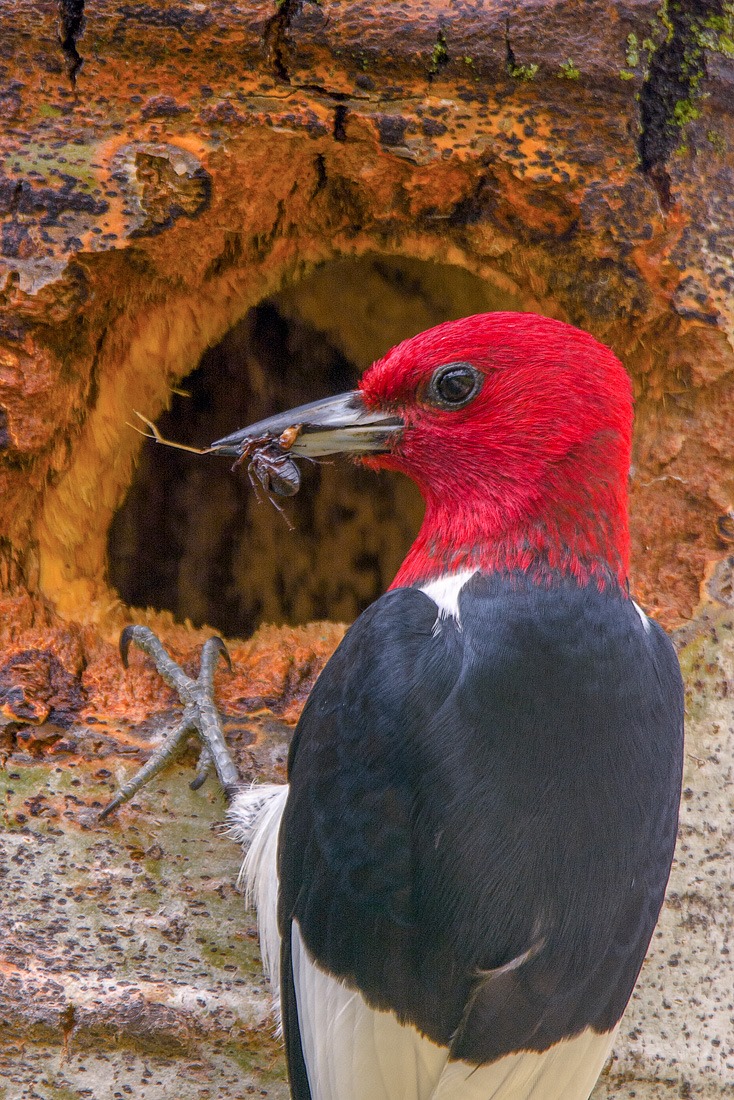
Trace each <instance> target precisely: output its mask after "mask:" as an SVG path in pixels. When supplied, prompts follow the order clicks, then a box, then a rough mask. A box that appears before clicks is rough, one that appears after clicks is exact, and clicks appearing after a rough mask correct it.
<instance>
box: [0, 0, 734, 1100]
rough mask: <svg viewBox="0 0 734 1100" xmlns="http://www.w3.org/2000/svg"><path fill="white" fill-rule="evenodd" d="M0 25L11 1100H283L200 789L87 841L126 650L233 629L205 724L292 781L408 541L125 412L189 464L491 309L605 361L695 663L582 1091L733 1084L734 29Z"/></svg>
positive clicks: (610, 10)
mask: <svg viewBox="0 0 734 1100" xmlns="http://www.w3.org/2000/svg"><path fill="white" fill-rule="evenodd" d="M0 17H2V22H3V34H2V40H1V41H0V119H2V126H1V128H0V147H1V149H2V165H3V167H2V170H1V174H0V209H1V210H2V213H3V224H2V240H1V242H0V269H2V272H3V282H2V283H1V284H0V285H1V287H2V289H0V610H1V611H2V620H1V621H0V639H1V640H2V649H1V650H0V752H2V754H3V756H4V757H5V758H6V760H5V769H4V771H3V772H2V773H0V783H1V784H3V785H4V786H5V787H6V791H5V807H6V808H5V824H6V832H5V834H4V837H3V839H2V840H1V841H0V844H2V849H3V855H4V862H5V866H6V882H7V883H8V887H7V889H6V898H8V899H10V901H11V902H12V904H11V906H10V907H9V908H6V912H5V914H4V916H3V917H1V918H0V920H2V921H4V922H6V923H5V925H4V926H3V931H2V932H1V933H0V1009H1V1011H0V1019H2V1020H3V1021H4V1022H5V1029H4V1032H3V1034H4V1036H6V1038H5V1041H4V1043H3V1044H2V1050H0V1070H2V1072H3V1074H4V1076H5V1077H6V1078H7V1080H8V1082H9V1084H8V1085H7V1086H6V1089H7V1091H6V1093H5V1094H4V1095H5V1096H6V1097H7V1098H8V1100H16V1098H17V1100H19V1098H20V1097H34V1096H42V1097H44V1098H46V1097H48V1098H52V1097H53V1098H61V1097H77V1096H79V1097H82V1096H89V1095H91V1096H94V1097H95V1098H97V1097H103V1096H104V1097H107V1096H109V1097H113V1096H116V1095H122V1094H125V1093H126V1092H127V1091H129V1090H130V1089H132V1091H133V1092H134V1093H135V1094H136V1095H138V1096H140V1097H142V1098H143V1100H153V1098H156V1100H158V1098H161V1097H163V1096H173V1095H175V1096H177V1097H179V1098H180V1100H189V1098H194V1097H197V1098H199V1097H201V1098H204V1097H206V1096H219V1097H222V1098H226V1097H239V1096H243V1095H245V1094H249V1093H251V1092H254V1093H255V1094H257V1093H260V1094H265V1095H270V1096H273V1097H280V1096H283V1097H284V1096H285V1095H286V1091H285V1086H284V1084H283V1080H282V1076H283V1074H282V1060H281V1058H280V1054H279V1053H278V1050H279V1048H278V1044H277V1041H276V1039H275V1038H274V1033H273V1031H272V1026H271V1024H270V1023H268V1022H267V1018H268V1010H269V1009H268V998H267V993H266V991H265V987H264V984H263V982H262V980H261V978H260V976H259V973H258V970H257V966H256V963H255V947H254V945H253V932H252V924H253V920H252V916H251V915H248V914H246V913H245V911H244V909H243V905H242V900H241V898H239V896H237V895H236V893H235V891H234V882H235V880H236V875H237V859H238V853H237V850H236V849H235V848H234V846H233V845H232V844H231V842H230V841H229V840H228V839H227V838H226V835H225V834H222V833H219V832H212V828H211V826H212V824H213V823H214V822H215V821H218V820H221V816H222V813H223V808H222V803H221V802H220V801H219V799H218V798H217V797H215V796H214V795H211V794H206V793H204V794H202V793H199V794H191V793H190V792H188V790H187V787H186V782H185V775H184V771H183V769H182V767H181V766H176V767H175V768H174V769H173V770H172V771H171V772H170V774H169V773H167V774H166V776H165V779H164V780H161V781H160V782H159V783H157V784H154V786H153V790H152V791H151V792H144V793H143V794H141V795H140V797H139V798H138V799H137V800H136V802H135V803H134V804H133V806H132V807H128V808H125V809H123V810H121V811H120V812H119V813H118V814H117V816H116V818H115V819H114V820H112V821H110V822H108V823H105V824H99V823H98V822H97V820H96V809H95V808H96V807H99V806H100V805H101V804H102V803H103V802H104V801H106V800H107V798H108V797H109V796H110V793H111V791H112V789H113V788H114V787H116V785H117V784H118V783H119V781H120V779H121V778H123V777H124V775H126V774H128V772H129V771H130V770H132V767H133V765H134V766H137V765H138V764H139V763H140V761H141V760H142V759H144V758H145V757H146V755H147V754H148V753H149V752H150V748H151V745H152V744H154V743H155V741H156V738H157V737H158V736H159V734H160V730H161V728H162V726H163V725H164V724H165V723H166V721H168V720H169V719H170V718H171V714H170V711H171V708H172V707H173V706H174V701H173V699H172V697H171V696H170V694H169V693H168V691H167V689H165V688H164V687H163V686H162V685H161V684H159V682H158V680H157V679H156V678H155V676H154V675H153V674H152V673H151V672H150V671H149V669H148V666H147V664H146V662H145V661H144V659H143V658H142V657H136V658H135V659H134V660H133V662H132V667H131V669H130V671H128V672H123V670H122V669H121V667H120V666H119V664H118V662H117V658H116V650H115V645H116V636H117V634H118V632H119V629H120V628H121V627H122V626H123V625H125V624H126V623H127V622H130V621H136V622H147V623H149V624H150V625H152V626H154V627H156V628H157V629H158V630H159V631H160V632H161V634H162V636H163V637H164V639H165V640H166V641H167V642H168V643H170V645H171V646H172V647H173V649H174V650H175V652H176V653H177V654H178V655H179V656H180V657H181V658H182V659H183V661H184V662H185V663H187V664H188V665H191V662H194V663H195V655H196V649H197V646H198V645H199V643H200V641H201V640H202V638H203V637H204V636H205V634H206V633H207V632H205V631H203V630H202V629H199V628H201V627H204V625H205V624H206V625H208V626H213V627H215V628H217V629H219V630H220V631H222V632H224V633H225V634H227V635H228V636H229V637H235V638H236V637H239V638H245V639H249V640H245V641H240V642H236V643H234V644H233V646H232V650H233V658H234V660H235V668H236V671H235V674H234V675H233V676H231V677H230V676H228V674H227V673H226V672H222V673H221V674H220V675H219V676H218V681H217V683H218V689H219V692H220V698H221V700H222V702H223V707H224V710H225V713H226V715H227V718H228V730H229V733H230V736H231V740H232V743H233V745H234V749H235V753H236V755H237V758H238V761H239V763H240V766H241V768H242V770H243V772H244V773H245V774H247V775H248V776H251V777H253V778H255V777H260V776H267V775H282V769H283V759H284V754H285V752H286V751H287V749H286V746H287V741H288V737H289V736H290V731H291V729H292V726H293V724H294V722H295V720H296V718H297V715H298V712H299V709H300V707H301V705H302V703H303V700H304V698H305V697H306V695H307V693H308V690H309V687H310V685H311V684H312V683H313V680H314V678H315V676H316V674H317V673H318V670H319V669H320V668H321V667H322V665H323V663H324V661H325V660H326V658H327V657H328V655H329V653H330V652H331V650H332V649H333V647H334V645H335V644H336V643H337V641H338V639H339V637H340V636H341V630H342V628H341V627H338V626H335V625H333V624H329V623H319V622H313V621H312V620H315V619H326V618H327V617H331V618H334V619H343V620H348V619H351V618H353V617H354V616H355V615H356V614H357V613H358V612H359V611H360V610H361V609H362V608H363V607H364V606H366V604H367V603H369V602H370V600H371V599H373V598H374V597H375V596H376V595H377V594H378V592H379V591H381V590H382V589H383V588H384V587H386V585H387V584H388V583H389V581H390V579H391V576H392V574H393V573H394V571H395V569H396V568H397V563H398V562H399V560H400V558H401V556H402V553H403V552H404V549H405V548H406V546H407V545H408V543H409V541H410V537H411V533H413V532H414V531H415V529H416V527H417V524H418V522H419V518H420V507H421V506H420V501H419V499H418V498H417V496H416V495H415V494H414V493H413V492H412V489H411V487H410V486H407V485H403V484H402V483H398V482H392V481H388V479H385V480H384V482H380V481H370V480H369V478H367V477H366V475H364V473H360V472H359V471H342V470H339V469H336V468H334V469H331V468H322V469H319V470H315V471H313V472H312V473H311V474H310V475H309V478H307V482H308V484H306V485H305V486H304V488H303V490H302V492H301V494H300V495H299V497H298V498H296V500H295V501H294V502H293V503H292V504H291V505H286V510H288V509H290V515H291V517H292V520H293V523H294V526H295V532H293V533H291V532H289V530H288V528H287V526H286V525H285V523H284V522H283V518H282V517H281V516H280V515H279V514H278V513H277V512H276V511H274V510H272V509H270V508H269V507H267V506H266V505H262V506H258V505H257V503H256V501H255V500H254V497H253V494H252V492H251V489H250V487H249V483H248V482H247V481H246V478H242V476H241V475H240V476H239V477H238V476H237V475H231V474H230V472H229V471H228V470H227V469H226V468H224V467H222V468H219V467H218V466H217V464H216V463H215V462H214V460H213V459H207V458H198V457H196V456H192V455H182V454H181V453H179V452H167V451H164V450H163V449H162V448H155V447H154V445H153V444H152V443H148V442H145V441H144V440H142V439H141V436H140V435H139V434H138V433H137V432H136V431H134V430H133V429H132V428H131V426H130V425H131V424H133V425H135V424H136V423H138V422H137V421H136V418H135V411H137V412H139V413H142V414H143V416H144V417H146V418H147V419H148V420H151V421H156V422H158V423H159V426H160V427H161V430H164V431H165V434H166V435H168V436H172V437H174V438H176V439H180V440H182V441H185V442H187V443H191V444H193V445H199V446H201V445H206V444H208V443H209V442H210V441H211V440H212V439H214V438H217V436H221V435H224V434H226V433H227V432H228V431H232V430H234V429H236V428H238V427H241V426H242V425H243V424H244V423H245V421H246V420H255V419H258V418H259V417H260V416H263V415H267V414H268V413H270V412H274V411H276V409H277V408H285V407H288V406H289V405H291V404H294V403H297V402H298V401H301V400H306V399H308V398H309V397H317V396H320V395H321V394H322V393H323V394H325V393H327V392H333V391H334V390H335V389H336V388H337V387H339V388H342V389H343V388H348V386H349V385H352V384H353V383H354V380H355V379H356V378H357V377H358V374H359V372H360V371H361V370H362V369H363V368H364V367H365V366H366V365H367V364H368V363H369V362H370V361H371V359H373V358H374V357H376V356H378V355H379V354H381V353H382V352H384V351H385V350H386V349H387V348H388V347H389V346H390V345H391V344H393V343H395V342H397V341H398V340H400V339H402V338H404V337H406V336H409V335H412V334H413V333H415V332H418V331H420V330H421V329H425V328H427V327H429V326H430V325H431V324H434V323H436V322H438V321H442V320H446V319H449V318H452V317H457V316H460V315H464V314H468V313H473V312H480V311H484V310H493V309H520V310H534V311H537V312H541V313H546V314H549V315H552V316H555V317H559V318H561V319H563V320H567V321H570V322H571V323H573V324H576V325H579V326H581V327H583V328H586V329H588V330H589V331H591V332H593V333H594V335H595V336H597V337H598V338H599V339H601V340H603V341H604V342H605V343H608V344H610V345H611V346H612V347H613V348H614V350H615V351H616V352H617V354H618V355H619V356H620V357H621V359H622V360H623V362H624V363H625V365H626V366H627V368H628V370H629V372H630V374H631V376H632V379H633V383H634V388H635V394H636V408H637V423H636V435H635V460H634V468H633V474H632V481H631V507H632V534H633V584H634V588H635V592H636V595H637V598H638V599H639V601H640V602H641V603H642V604H643V605H644V606H645V607H646V609H648V610H649V611H650V612H651V613H653V614H654V615H655V616H656V617H657V618H659V619H660V621H662V622H663V623H664V625H666V626H667V627H668V628H670V629H675V630H676V632H677V633H676V637H677V640H678V641H679V643H680V646H681V649H682V655H683V661H684V665H685V669H686V672H687V675H688V685H689V724H690V738H689V752H688V758H687V777H686V784H687V786H686V795H685V800H684V804H683V814H682V823H683V824H682V837H681V842H680V846H679V854H678V863H677V864H676V868H675V870H674V877H673V882H672V885H671V893H670V896H669V902H668V906H667V908H666V910H665V913H664V917H663V920H662V923H661V925H660V930H659V935H658V936H657V937H656V939H655V940H654V946H653V948H652V950H651V955H650V958H649V959H648V962H647V964H646V967H645V970H644V973H643V979H642V982H641V985H640V988H639V990H638V992H637V993H636V995H635V999H634V1003H633V1006H632V1007H631V1009H630V1010H629V1012H628V1015H627V1016H626V1017H625V1020H624V1021H623V1024H622V1027H621V1030H620V1037H619V1041H618V1044H617V1053H616V1054H615V1059H614V1061H613V1063H612V1066H611V1068H610V1070H609V1071H608V1074H607V1076H606V1077H605V1078H603V1080H602V1083H600V1085H599V1086H598V1089H597V1092H596V1093H595V1097H597V1098H599V1100H601V1098H602V1097H604V1098H606V1097H610V1098H611V1097H612V1096H613V1097H615V1098H616V1100H628V1098H632V1097H633V1096H636V1097H638V1098H639V1100H642V1098H645V1100H652V1098H654V1100H662V1098H665V1100H669V1098H671V1100H672V1098H673V1097H679V1096H695V1097H697V1098H703V1097H724V1096H728V1095H731V1092H732V1089H733V1088H734V1058H733V1056H732V1048H734V1034H733V1033H732V1023H731V1019H730V1015H731V1013H730V1010H729V1008H728V1007H727V1006H728V1002H729V1001H730V992H731V987H732V978H733V974H732V970H731V961H730V960H731V957H732V956H731V955H730V954H728V949H726V939H727V935H728V934H729V932H730V927H731V909H730V898H729V893H730V881H723V880H724V879H726V878H727V876H726V875H725V872H724V868H725V867H726V866H727V862H726V861H727V860H731V832H730V829H731V820H732V808H733V807H732V805H731V793H730V786H731V785H730V784H729V786H727V782H728V780H727V776H728V775H729V774H730V770H731V768H732V763H733V761H732V756H733V755H734V744H733V741H734V732H733V729H734V721H733V717H734V716H733V713H732V704H731V699H732V698H734V690H733V689H734V684H733V683H732V672H731V670H732V667H733V658H734V641H733V638H734V634H733V632H732V621H733V619H734V610H733V608H734V581H733V580H732V577H733V574H734V555H733V554H732V543H733V542H734V516H733V515H732V503H733V499H732V498H733V497H734V480H733V479H732V469H733V465H732V463H733V460H734V306H733V304H732V303H733V302H734V297H733V296H732V293H731V291H732V287H734V259H733V256H734V220H733V219H732V215H731V195H732V194H734V152H733V150H734V115H733V114H732V111H731V103H732V101H733V97H734V26H733V24H734V16H732V12H731V5H730V4H726V3H723V2H719V0H708V2H704V0H681V2H680V3H678V4H667V3H663V4H662V5H661V4H660V0H651V2H646V0H636V2H635V3H621V2H617V3H612V2H611V0H588V2H587V3H585V4H579V3H577V2H576V0H529V2H525V3H523V4H513V3H511V2H510V0H504V2H499V0H485V2H484V3H468V2H467V3H447V2H446V3H439V2H436V0H408V2H407V3H405V4H399V5H398V4H390V5H378V4H375V3H374V0H373V2H372V3H368V2H366V0H349V2H346V0H341V2H339V0H319V2H315V0H282V2H280V3H278V2H261V3H237V4H232V3H230V2H225V0H214V2H211V3H193V2H188V0H157V2H156V3H142V2H138V0H130V2H127V3H125V4H122V3H119V2H114V0H97V2H96V3H94V4H92V3H90V4H87V5H86V6H85V4H84V0H61V2H60V3H59V2H51V0H34V2H33V3H31V2H30V0H13V2H12V3H11V2H10V0H0ZM181 389H182V390H184V391H186V392H187V393H188V394H189V396H181V394H180V393H177V392H176V391H179V390H181ZM146 609H147V610H146ZM174 617H175V619H176V620H177V621H176V622H175V621H174ZM182 622H183V623H184V624H185V625H180V624H181V623H182ZM309 622H310V623H311V625H309V626H305V625H302V624H306V623H309ZM263 623H271V624H275V625H273V626H262V624H263ZM192 624H193V625H192ZM299 624H301V625H299ZM254 631H257V632H256V633H254V635H253V632H254ZM727 691H728V692H729V694H728V695H727ZM128 757H129V758H130V762H126V761H127V758H128ZM205 791H206V788H205ZM729 877H730V876H729Z"/></svg>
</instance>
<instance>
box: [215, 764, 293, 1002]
mask: <svg viewBox="0 0 734 1100" xmlns="http://www.w3.org/2000/svg"><path fill="white" fill-rule="evenodd" d="M287 797H288V786H287V785H280V784H276V783H262V784H259V785H255V784H253V786H252V787H250V788H248V789H247V790H243V791H240V792H239V793H238V794H236V795H235V797H234V799H233V800H232V803H231V805H230V807H229V814H228V818H229V826H230V836H231V837H232V838H233V839H234V840H237V841H239V843H240V844H241V845H242V847H243V848H244V849H245V851H246V855H245V860H244V863H243V864H242V869H241V870H240V877H239V884H240V885H242V886H243V887H244V893H245V903H246V904H247V906H248V907H249V908H252V907H253V906H254V907H255V908H256V909H257V930H258V935H259V937H260V954H261V955H262V963H263V970H264V971H265V974H266V976H267V977H268V979H269V981H270V986H271V988H272V990H273V996H274V998H275V1002H276V1006H277V1005H278V1004H279V1001H280V933H279V932H278V833H279V832H280V822H281V818H282V816H283V810H284V809H285V803H286V799H287Z"/></svg>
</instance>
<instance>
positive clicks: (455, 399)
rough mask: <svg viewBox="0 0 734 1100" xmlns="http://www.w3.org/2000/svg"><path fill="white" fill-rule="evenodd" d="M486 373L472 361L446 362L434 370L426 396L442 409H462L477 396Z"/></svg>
mask: <svg viewBox="0 0 734 1100" xmlns="http://www.w3.org/2000/svg"><path fill="white" fill-rule="evenodd" d="M483 381H484V375H483V374H482V372H481V371H480V370H477V368H476V367H473V366H472V365H471V363H446V365H445V366H443V367H439V368H438V370H437V371H434V373H433V377H432V378H431V381H430V382H429V383H428V390H427V393H426V396H427V398H428V400H429V401H430V403H431V404H432V405H438V407H439V408H440V409H461V408H463V407H464V405H468V404H469V402H470V401H471V400H472V399H473V398H474V397H476V395H477V394H478V393H479V391H480V389H481V388H482V382H483Z"/></svg>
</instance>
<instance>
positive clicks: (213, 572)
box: [108, 256, 521, 637]
mask: <svg viewBox="0 0 734 1100" xmlns="http://www.w3.org/2000/svg"><path fill="white" fill-rule="evenodd" d="M518 308H521V306H520V303H519V302H517V301H514V300H510V299H509V298H508V296H507V295H506V294H504V295H501V294H500V293H499V292H498V291H497V290H496V289H494V288H493V287H492V286H491V285H488V284H487V283H485V282H483V281H482V280H480V279H478V278H477V277H476V276H474V275H472V274H470V273H469V272H467V271H465V270H464V269H462V268H457V267H450V266H448V265H445V264H434V263H429V262H425V261H417V260H406V259H395V258H389V259H388V258H385V257H381V256H369V257H363V258H361V259H359V260H349V261H347V260H345V261H338V262H334V263H330V264H327V265H324V266H323V267H321V268H320V269H318V270H317V271H316V272H315V273H314V274H313V275H311V276H310V277H308V278H306V279H304V280H303V281H301V282H299V283H296V284H294V285H292V286H290V287H288V288H287V289H286V290H284V291H283V292H281V293H280V294H278V295H276V296H274V297H272V298H268V299H266V300H265V301H263V302H261V303H260V304H259V305H258V306H256V307H255V308H254V309H251V310H249V312H248V313H247V314H246V315H245V317H243V319H242V320H241V321H240V322H239V323H238V324H237V325H236V326H235V327H234V328H233V329H231V330H230V331H229V332H228V333H227V335H226V336H225V337H224V339H223V340H222V341H221V342H220V343H219V344H218V345H217V346H216V347H213V348H210V349H209V350H208V351H207V352H206V353H205V355H204V356H203V358H202V361H201V363H200V365H199V366H198V367H197V369H196V370H195V371H194V372H193V373H192V374H191V375H189V377H188V378H187V379H186V381H185V383H183V386H182V388H183V389H184V390H185V391H186V393H187V394H188V396H180V395H175V396H174V397H173V400H172V404H171V408H170V410H169V411H168V412H166V413H165V414H164V415H163V416H161V417H160V419H159V420H158V427H159V429H160V431H161V432H162V434H163V435H164V436H166V438H170V439H175V440H177V441H179V442H182V443H187V444H191V445H195V446H207V445H208V444H209V443H211V441H212V440H214V439H218V438H220V437H221V436H223V435H227V434H228V433H230V432H232V431H235V430H236V429H237V428H241V427H244V426H245V425H247V424H249V423H253V422H254V421H257V420H260V419H262V418H263V417H267V416H271V415H272V414H273V413H276V412H280V411H283V410H286V409H288V408H290V407H292V406H295V405H299V404H303V403H304V402H306V401H313V400H315V399H317V398H319V397H323V396H327V395H329V394H333V393H340V392H343V391H344V390H349V389H353V388H354V387H355V386H356V384H357V381H358V379H359V375H360V374H361V372H362V371H363V370H364V369H365V368H366V367H367V366H368V365H369V364H370V363H371V362H372V361H373V360H374V359H375V358H378V357H379V356H380V355H382V354H384V352H385V351H387V349H388V348H389V347H391V346H392V345H394V344H396V343H398V342H399V341H400V340H403V339H406V338H407V337H409V336H413V335H415V334H416V333H417V332H421V331H423V330H424V329H426V328H430V327H431V326H432V325H435V324H438V323H440V322H441V321H445V320H451V319H454V318H456V317H461V316H466V315H469V314H472V313H479V312H484V311H489V310H494V309H518ZM230 465H231V463H230V462H229V461H226V460H223V459H221V458H215V457H214V456H202V457H199V456H196V455H192V454H188V453H186V452H182V451H176V450H172V449H169V448H165V447H159V446H155V445H153V444H146V445H145V446H144V447H143V450H142V452H141V457H140V462H139V464H138V468H137V470H136V474H135V478H134V480H133V483H132V484H131V486H130V489H129V491H128V494H127V497H126V499H125V501H124V503H123V505H122V507H121V508H120V509H119V511H118V512H117V514H116V516H115V518H114V520H113V523H112V526H111V528H110V534H109V540H108V567H109V579H110V582H111V584H112V585H113V586H114V587H115V588H116V589H117V590H118V592H119V593H120V595H121V597H122V598H123V599H124V600H125V601H126V602H127V603H129V604H132V605H134V606H142V607H154V608H156V609H159V610H162V609H168V610H170V611H172V612H173V614H174V616H175V617H176V618H177V619H179V620H184V619H190V620H191V621H192V622H193V623H194V625H196V626H199V625H202V624H204V623H206V624H208V625H209V626H211V627H214V628H215V629H217V630H219V631H221V632H222V633H223V634H225V635H226V636H228V637H247V636H249V635H250V634H251V633H252V632H253V630H255V629H256V628H257V626H258V625H260V624H261V623H263V622H271V623H279V624H280V623H291V624H296V623H305V622H309V621H312V620H314V619H326V618H328V619H332V620H341V621H345V622H350V621H351V620H353V619H354V618H355V617H356V616H357V615H358V614H359V613H360V612H361V611H362V610H364V608H365V607H367V606H368V605H369V604H370V603H371V602H372V601H373V600H374V599H376V598H377V596H379V595H380V594H381V593H382V592H383V591H384V590H385V589H386V588H387V587H388V585H389V584H390V582H391V580H392V578H393V576H394V575H395V573H396V571H397V569H398V566H399V565H400V562H401V561H402V559H403V557H404V555H405V553H406V551H407V549H408V547H409V545H410V543H411V541H412V539H413V537H414V536H415V534H416V532H417V530H418V527H419V526H420V521H421V516H422V513H423V506H422V501H421V499H420V495H419V493H418V490H417V489H416V488H415V486H414V485H413V484H412V483H411V482H409V481H408V480H407V479H405V478H402V477H400V476H399V475H392V474H382V475H375V474H374V473H373V472H371V471H368V470H364V469H361V468H360V467H358V466H355V465H353V464H351V463H349V462H348V461H345V460H343V459H336V460H335V461H334V463H326V462H324V463H319V464H318V465H317V464H311V463H307V462H302V463H301V464H300V465H301V470H302V473H303V482H302V486H301V489H300V492H299V493H298V495H297V496H295V497H292V498H290V499H288V500H285V501H282V506H283V509H284V511H285V512H286V514H287V516H288V518H289V520H290V523H291V524H292V526H293V530H289V528H288V525H287V523H286V522H285V520H284V518H283V516H281V515H280V514H279V513H278V512H277V510H276V509H275V508H274V507H272V506H271V505H270V504H269V502H268V501H267V500H264V501H262V502H259V501H258V500H257V497H256V495H255V493H254V492H253V490H252V487H251V485H250V482H249V479H248V477H247V473H246V471H245V470H244V469H242V468H241V469H239V470H236V471H235V472H234V473H232V472H231V470H230Z"/></svg>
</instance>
